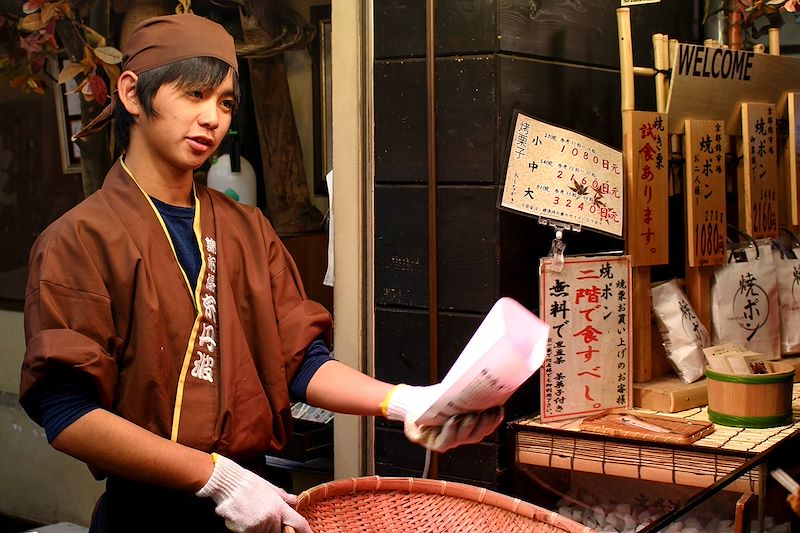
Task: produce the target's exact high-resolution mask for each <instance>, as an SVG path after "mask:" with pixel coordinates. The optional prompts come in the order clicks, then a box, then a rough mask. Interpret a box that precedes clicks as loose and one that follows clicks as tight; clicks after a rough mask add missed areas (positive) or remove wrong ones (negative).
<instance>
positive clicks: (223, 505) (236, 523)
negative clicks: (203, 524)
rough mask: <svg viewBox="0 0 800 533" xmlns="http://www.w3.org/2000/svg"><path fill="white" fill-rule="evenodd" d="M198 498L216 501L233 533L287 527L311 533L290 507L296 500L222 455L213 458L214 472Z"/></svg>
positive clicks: (221, 514) (273, 530) (247, 532)
mask: <svg viewBox="0 0 800 533" xmlns="http://www.w3.org/2000/svg"><path fill="white" fill-rule="evenodd" d="M196 494H197V495H198V496H206V497H209V498H211V499H212V500H214V503H216V504H217V507H216V512H217V514H218V515H220V516H221V517H223V518H224V519H225V525H226V526H228V529H230V530H231V531H236V532H239V533H256V532H258V533H261V532H275V533H280V532H281V531H282V529H283V526H284V525H287V526H292V527H293V528H294V529H295V531H297V532H298V533H312V532H311V527H310V526H309V525H308V522H306V519H305V518H303V517H302V516H300V514H299V513H298V512H297V511H295V510H294V509H292V508H291V507H290V506H291V505H294V504H295V503H296V502H297V497H296V496H294V495H292V494H289V493H287V492H286V491H284V490H283V489H281V488H279V487H276V486H275V485H273V484H272V483H270V482H269V481H267V480H266V479H264V478H262V477H260V476H258V475H256V474H254V473H253V472H250V471H249V470H246V469H244V468H242V467H241V466H239V465H238V464H236V463H235V462H233V461H231V460H230V459H227V458H225V457H223V456H221V455H216V454H215V455H214V472H213V473H212V474H211V477H210V478H209V480H208V482H207V483H206V484H205V486H204V487H203V488H201V489H200V490H199V491H197V493H196Z"/></svg>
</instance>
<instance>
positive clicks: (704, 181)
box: [683, 120, 727, 267]
mask: <svg viewBox="0 0 800 533" xmlns="http://www.w3.org/2000/svg"><path fill="white" fill-rule="evenodd" d="M724 135H725V124H724V123H723V122H722V121H721V120H687V121H686V134H685V135H684V150H683V153H684V154H685V155H686V188H687V191H686V233H687V236H688V246H687V249H686V255H687V258H688V263H689V266H690V267H699V266H707V265H720V264H722V263H723V261H724V258H725V236H726V234H727V231H726V224H727V216H726V213H725V149H724V146H723V136H724Z"/></svg>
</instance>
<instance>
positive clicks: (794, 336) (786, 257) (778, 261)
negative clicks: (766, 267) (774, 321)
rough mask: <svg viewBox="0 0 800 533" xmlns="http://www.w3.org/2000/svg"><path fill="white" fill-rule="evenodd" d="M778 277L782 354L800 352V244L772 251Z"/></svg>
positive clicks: (778, 247) (781, 246)
mask: <svg viewBox="0 0 800 533" xmlns="http://www.w3.org/2000/svg"><path fill="white" fill-rule="evenodd" d="M772 258H773V261H774V262H775V273H776V275H777V277H778V299H779V302H780V317H781V354H784V355H786V354H794V353H798V352H800V244H797V245H796V246H795V247H794V248H791V249H787V248H785V247H783V245H779V246H775V247H773V249H772Z"/></svg>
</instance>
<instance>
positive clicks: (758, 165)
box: [740, 103, 778, 239]
mask: <svg viewBox="0 0 800 533" xmlns="http://www.w3.org/2000/svg"><path fill="white" fill-rule="evenodd" d="M775 134H776V132H775V106H774V105H772V104H756V103H744V104H742V139H743V141H744V142H743V146H742V152H743V153H744V199H743V200H742V199H740V201H743V203H742V204H741V205H740V207H741V208H743V210H744V223H745V231H746V232H747V233H749V234H750V236H752V237H753V238H754V239H761V238H771V239H775V238H777V237H778V150H777V145H776V142H775Z"/></svg>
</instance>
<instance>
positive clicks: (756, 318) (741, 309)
mask: <svg viewBox="0 0 800 533" xmlns="http://www.w3.org/2000/svg"><path fill="white" fill-rule="evenodd" d="M757 282H758V280H757V279H756V277H755V276H754V275H753V274H751V273H749V272H748V273H746V274H743V275H742V276H741V278H740V279H739V289H738V290H737V291H736V294H734V296H733V308H732V311H733V318H735V319H736V322H737V323H738V324H739V327H740V328H742V329H744V330H746V331H749V332H750V334H749V335H748V336H747V340H748V341H750V340H753V337H755V335H756V333H758V330H759V329H760V328H761V327H762V326H764V324H766V323H767V319H768V318H769V296H768V295H767V293H766V291H764V289H763V288H761V286H760V285H759V284H758V283H757Z"/></svg>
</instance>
